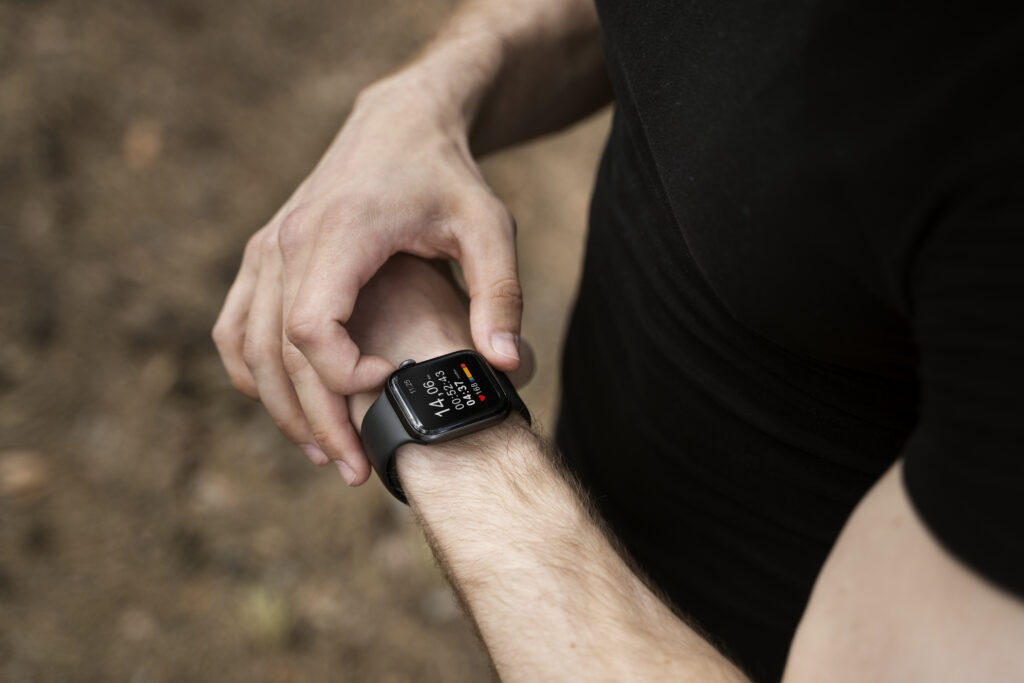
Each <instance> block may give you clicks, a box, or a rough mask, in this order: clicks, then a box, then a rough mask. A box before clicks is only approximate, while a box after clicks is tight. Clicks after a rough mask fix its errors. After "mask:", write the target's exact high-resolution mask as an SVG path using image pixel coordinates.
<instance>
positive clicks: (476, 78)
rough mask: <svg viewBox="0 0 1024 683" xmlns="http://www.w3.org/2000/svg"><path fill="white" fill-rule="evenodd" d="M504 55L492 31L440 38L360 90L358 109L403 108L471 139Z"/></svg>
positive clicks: (355, 110) (450, 131) (356, 110)
mask: <svg viewBox="0 0 1024 683" xmlns="http://www.w3.org/2000/svg"><path fill="white" fill-rule="evenodd" d="M501 55H502V47H501V44H500V41H498V40H497V39H495V38H493V37H491V36H490V35H489V34H481V35H456V36H448V37H446V38H444V39H443V40H441V39H439V40H438V41H435V43H432V44H430V45H428V46H427V47H426V48H425V49H424V50H423V51H422V52H421V53H420V55H419V56H418V57H416V58H415V59H414V60H413V61H412V62H410V63H409V64H407V65H406V66H404V67H402V68H401V69H399V70H398V71H396V72H394V73H392V74H390V75H388V76H386V77H384V78H382V79H380V80H378V81H376V82H374V83H372V84H370V85H369V86H367V87H366V88H365V89H364V90H363V91H362V92H360V93H359V95H358V96H357V98H356V102H355V107H354V111H353V113H359V112H361V111H364V110H367V109H372V110H376V109H377V108H379V107H381V106H384V107H397V108H398V109H399V110H401V111H403V112H409V111H413V112H417V114H418V115H420V116H426V117H430V118H433V120H434V121H435V122H437V123H438V124H439V125H440V127H441V128H442V129H444V130H445V131H447V132H448V133H449V134H451V135H452V136H454V137H458V138H462V139H465V138H468V136H469V131H470V130H472V128H473V124H474V122H475V120H476V115H477V112H478V110H479V108H480V105H481V102H482V101H483V99H484V97H485V96H486V94H487V92H488V91H489V90H490V88H491V86H492V85H493V83H494V81H495V80H496V78H497V76H498V73H499V72H500V69H501V60H502V57H501Z"/></svg>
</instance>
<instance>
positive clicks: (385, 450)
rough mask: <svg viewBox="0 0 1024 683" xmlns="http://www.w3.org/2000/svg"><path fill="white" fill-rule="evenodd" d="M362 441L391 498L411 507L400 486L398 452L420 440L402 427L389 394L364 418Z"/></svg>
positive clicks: (379, 398) (375, 404) (379, 397)
mask: <svg viewBox="0 0 1024 683" xmlns="http://www.w3.org/2000/svg"><path fill="white" fill-rule="evenodd" d="M362 438H363V448H364V449H365V450H366V456H367V457H368V458H369V459H370V464H371V465H373V469H374V470H376V471H377V475H378V476H380V480H381V482H383V483H384V486H385V487H387V490H388V491H390V492H391V495H393V496H394V497H395V498H397V499H398V500H400V501H402V502H403V503H406V504H408V503H409V501H408V500H406V499H405V493H403V492H402V486H401V484H399V483H398V473H397V472H396V471H395V451H397V450H398V447H399V446H401V445H402V444H407V443H411V442H413V441H416V439H414V438H412V436H410V434H409V432H407V431H406V430H405V425H403V424H402V420H401V418H399V417H398V413H396V412H395V408H394V406H392V405H391V401H389V400H388V397H387V394H386V393H384V392H381V395H380V396H378V397H377V400H376V401H374V402H373V405H372V406H370V410H369V411H368V412H367V413H366V417H364V418H363V434H362Z"/></svg>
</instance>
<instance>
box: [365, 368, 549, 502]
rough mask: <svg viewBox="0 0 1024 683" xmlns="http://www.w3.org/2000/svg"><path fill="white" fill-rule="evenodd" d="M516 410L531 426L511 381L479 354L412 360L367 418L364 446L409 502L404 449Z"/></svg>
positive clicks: (385, 477)
mask: <svg viewBox="0 0 1024 683" xmlns="http://www.w3.org/2000/svg"><path fill="white" fill-rule="evenodd" d="M513 410H515V411H517V412H518V413H519V414H520V415H522V416H523V417H524V418H525V419H526V422H527V424H529V423H530V412H529V411H528V410H527V409H526V405H525V404H524V403H523V401H522V399H520V398H519V394H517V393H516V390H515V387H513V386H512V383H511V382H510V381H509V379H508V377H506V376H505V374H504V373H503V372H500V371H498V370H495V369H494V368H492V367H491V366H490V365H488V363H487V361H486V360H484V357H483V356H481V355H480V354H479V353H476V352H475V351H456V352H455V353H449V354H447V355H444V356H438V357H437V358H431V359H430V360H426V361H423V362H421V363H417V362H416V361H412V360H407V361H405V362H404V363H402V364H401V365H399V366H398V370H396V371H395V372H393V373H391V375H390V376H389V377H388V379H387V382H385V383H384V391H383V392H382V393H381V395H380V396H379V397H378V398H377V400H376V401H374V402H373V406H371V407H370V410H369V412H367V413H366V417H364V418H363V427H362V440H363V447H364V448H365V449H366V454H367V456H369V459H370V464H371V465H373V469H374V470H376V472H377V476H379V477H380V480H381V481H382V482H383V483H384V486H385V487H386V488H387V490H388V491H390V492H391V493H392V495H394V496H395V498H397V499H398V500H400V501H402V502H403V503H406V504H408V502H409V501H408V500H406V498H405V493H404V492H403V491H402V486H401V484H400V483H399V481H398V472H397V468H396V467H395V451H396V450H398V447H399V446H401V445H403V444H407V443H421V444H431V443H438V442H441V441H448V440H450V439H456V438H458V437H460V436H465V435H466V434H471V433H473V432H478V431H480V430H481V429H486V428H487V427H490V426H492V425H495V424H498V423H499V422H502V421H503V420H504V419H505V418H506V417H508V415H509V413H510V412H512V411H513Z"/></svg>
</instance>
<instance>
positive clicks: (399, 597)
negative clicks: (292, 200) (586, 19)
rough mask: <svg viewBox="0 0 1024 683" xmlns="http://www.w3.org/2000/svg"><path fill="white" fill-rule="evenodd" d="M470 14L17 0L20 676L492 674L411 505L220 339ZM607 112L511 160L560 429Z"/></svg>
mask: <svg viewBox="0 0 1024 683" xmlns="http://www.w3.org/2000/svg"><path fill="white" fill-rule="evenodd" d="M450 5H451V2H448V1H447V0H419V1H417V2H405V3H401V2H397V1H396V0H387V1H380V0H378V1H376V2H368V1H363V2H360V1H358V0H344V1H334V2H326V1H325V0H321V1H317V0H301V1H292V2H285V1H284V0H280V1H277V2H270V1H267V0H258V1H251V2H217V3H207V2H201V1H200V0H187V1H184V2H182V1H180V0H159V1H158V0H154V1H152V2H145V3H139V2H128V1H127V0H124V1H122V2H113V1H107V2H89V3H85V2H74V1H72V0H49V1H36V2H32V1H29V0H20V1H12V0H0V520H2V522H0V680H3V681H71V680H75V681H132V682H133V683H155V682H160V681H185V680H187V681H288V680H294V681H326V680H337V681H440V680H447V681H451V680H477V679H481V678H483V679H486V678H487V677H488V676H489V675H490V674H489V673H488V668H487V663H486V659H485V657H484V656H483V655H482V654H480V651H479V648H478V645H477V643H476V641H475V638H474V636H473V635H472V631H471V629H470V627H469V626H468V624H467V622H466V621H465V620H464V619H463V617H462V616H461V615H460V614H459V613H458V610H457V608H456V607H455V606H454V604H453V602H452V601H451V597H450V595H449V593H448V591H447V589H446V588H445V586H444V583H443V581H442V580H441V578H440V576H439V574H438V572H437V570H436V568H435V567H434V564H433V561H432V559H431V557H430V555H429V553H428V552H427V550H426V548H425V546H424V544H423V542H422V540H421V538H420V535H419V533H418V532H417V531H416V529H415V528H414V527H413V526H411V523H410V521H409V519H408V517H407V514H406V512H405V510H404V509H401V508H400V507H399V506H397V505H395V504H392V503H391V502H390V501H389V500H388V498H387V497H386V496H385V495H384V494H383V491H382V489H381V488H380V486H379V484H378V483H377V482H376V481H371V482H370V484H368V485H367V486H364V487H362V488H360V489H355V490H349V489H348V488H347V487H345V486H344V484H343V482H342V480H341V478H340V477H339V476H338V475H337V473H336V471H335V470H334V469H333V468H329V469H322V470H318V469H316V468H314V467H312V466H311V465H310V464H309V463H308V462H307V461H306V460H305V458H304V457H303V456H302V455H301V453H299V451H298V450H296V449H294V448H293V447H291V446H290V445H289V444H288V443H287V442H286V441H285V440H284V439H283V438H281V437H280V436H278V435H277V434H276V432H275V430H274V429H273V426H272V424H271V422H270V420H269V419H268V418H266V416H265V415H264V414H263V412H262V410H261V409H260V407H259V406H258V405H257V404H254V403H252V402H250V401H248V400H247V399H244V398H242V397H240V396H238V395H236V394H235V393H234V392H233V391H232V390H231V388H230V385H229V384H228V382H227V379H226V377H225V375H224V373H223V371H222V370H221V367H220V365H219V362H218V360H217V357H216V355H215V353H214V350H213V347H212V344H211V343H210V341H209V328H210V326H211V325H212V322H213V320H214V318H215V316H216V313H217V310H218V309H219V306H220V303H221V301H222V298H223V296H224V293H225V291H226V289H227V286H228V284H229V283H230V281H231V279H232V276H233V274H234V271H235V268H236V266H237V264H238V260H239V258H240V253H241V247H242V244H243V243H244V240H245V238H246V237H247V236H248V235H249V234H250V233H252V232H253V231H254V230H255V229H257V228H258V227H260V225H262V223H263V222H264V221H265V220H266V219H267V218H268V217H269V216H270V215H271V214H272V213H273V211H274V210H275V209H276V208H277V206H278V205H280V203H281V202H283V201H284V199H285V198H286V197H287V196H288V194H289V193H290V192H291V190H292V189H293V188H294V186H295V185H296V184H297V183H298V182H299V181H300V180H301V178H302V177H303V176H304V175H305V173H306V172H307V171H308V170H309V169H310V168H311V167H312V165H313V164H314V162H315V161H316V159H317V158H318V156H319V154H320V152H321V151H322V150H323V149H324V147H325V146H326V144H327V142H328V141H329V139H330V138H331V137H332V135H333V134H334V132H335V130H336V129H337V127H338V126H339V125H340V123H341V121H342V120H343V119H344V115H345V112H346V110H347V108H348V106H349V104H350V102H351V100H352V97H353V96H354V95H355V93H356V92H357V91H358V89H359V88H360V87H362V86H363V85H365V84H366V83H368V82H369V81H370V80H372V79H373V78H374V77H375V76H377V75H379V74H381V73H383V72H385V71H387V70H388V69H390V68H392V67H393V66H394V65H396V64H397V63H398V62H400V61H401V60H402V59H404V58H405V57H407V56H408V55H409V54H410V53H411V52H412V51H413V50H414V49H415V46H416V45H418V44H419V43H420V42H421V41H422V40H423V39H424V38H425V37H426V36H427V35H429V34H430V33H431V32H432V31H433V29H434V28H435V27H436V25H437V23H438V22H439V21H440V20H441V18H442V17H443V15H444V14H445V12H446V11H447V9H448V8H449V6H450ZM606 125H607V120H606V118H605V117H603V116H602V117H598V119H596V120H593V121H591V122H589V123H587V124H585V125H584V126H582V127H580V128H577V129H576V130H574V131H572V132H570V133H569V134H567V135H563V136H560V137H559V138H557V139H553V140H548V141H545V142H542V143H540V144H536V145H533V146H531V147H528V148H524V149H520V150H516V151H514V152H511V153H508V154H505V155H504V156H502V157H499V158H497V159H494V160H492V161H489V162H488V163H487V166H486V169H487V173H488V175H489V177H490V178H491V179H492V180H493V182H494V185H495V187H496V189H497V191H498V193H499V194H500V195H502V196H503V197H504V198H506V200H507V201H508V202H509V203H510V206H511V208H512V209H513V212H514V213H515V215H516V217H517V219H518V222H519V225H520V248H521V262H522V274H523V279H524V287H525V292H526V305H527V309H526V323H525V334H526V336H527V337H529V338H530V339H531V340H532V341H533V343H534V345H535V347H536V348H537V351H538V356H539V360H540V368H539V373H538V379H537V380H536V381H535V383H534V384H533V385H532V386H531V387H530V388H529V389H528V390H527V391H526V392H524V394H525V396H526V399H527V402H528V403H530V404H531V406H532V407H533V409H534V411H535V412H536V413H538V415H539V416H540V417H541V419H542V421H543V422H544V423H545V424H547V425H549V426H550V425H552V424H553V408H554V405H555V398H556V394H557V386H556V380H557V374H558V371H557V367H558V366H557V361H558V349H559V344H560V340H561V335H562V332H563V328H564V323H565V316H566V312H567V310H568V308H569V305H570V300H571V297H572V293H573V290H574V288H575V282H576V277H577V273H578V265H579V260H580V246H581V238H582V232H583V226H584V220H585V209H586V202H587V193H588V190H589V186H590V183H591V179H592V176H593V172H594V168H595V165H596V161H597V157H598V154H599V152H600V144H601V139H602V137H603V134H604V131H605V129H606Z"/></svg>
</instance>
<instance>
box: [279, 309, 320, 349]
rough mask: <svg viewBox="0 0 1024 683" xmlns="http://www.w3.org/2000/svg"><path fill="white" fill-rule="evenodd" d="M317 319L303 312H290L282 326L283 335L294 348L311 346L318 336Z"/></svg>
mask: <svg viewBox="0 0 1024 683" xmlns="http://www.w3.org/2000/svg"><path fill="white" fill-rule="evenodd" d="M318 328H319V325H318V324H317V318H316V317H315V316H313V315H311V314H309V313H307V312H305V311H292V312H291V313H289V314H288V319H287V320H286V321H285V324H284V334H285V337H287V338H288V341H290V342H291V343H292V344H294V345H295V346H299V347H301V346H303V345H304V344H312V343H313V342H315V341H316V339H317V336H318Z"/></svg>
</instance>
